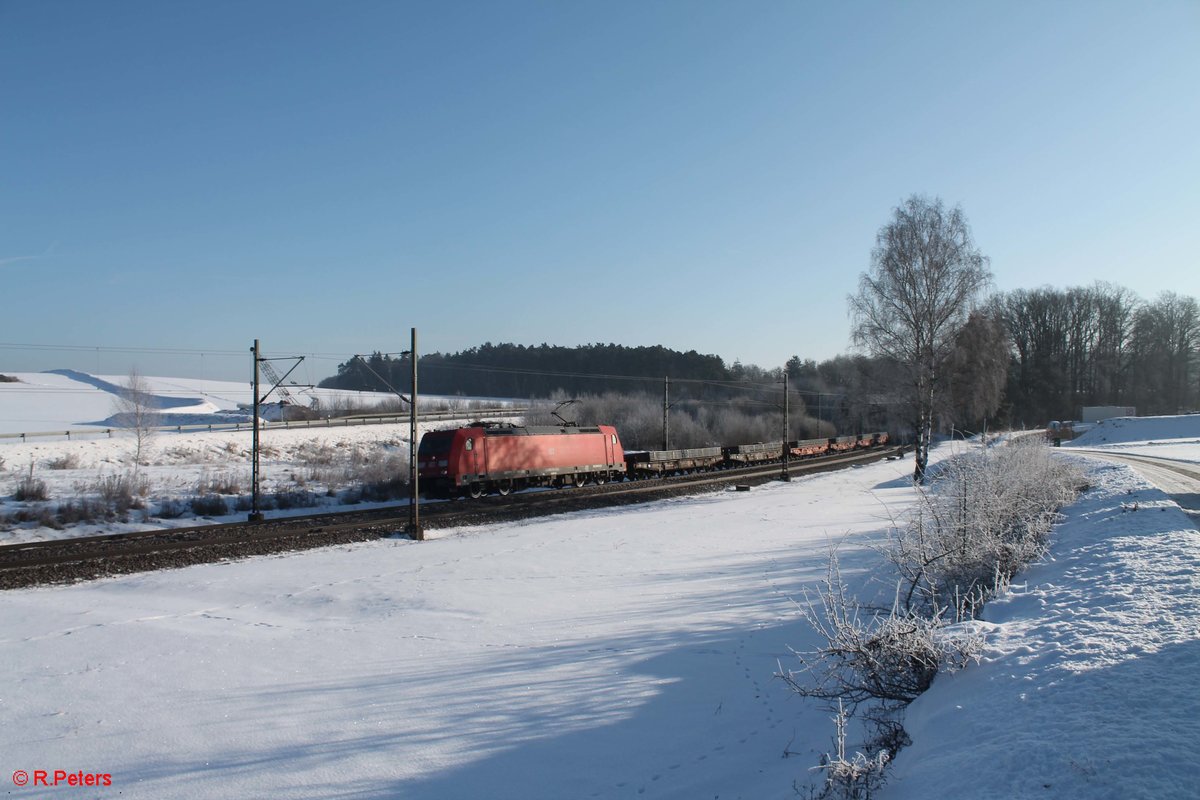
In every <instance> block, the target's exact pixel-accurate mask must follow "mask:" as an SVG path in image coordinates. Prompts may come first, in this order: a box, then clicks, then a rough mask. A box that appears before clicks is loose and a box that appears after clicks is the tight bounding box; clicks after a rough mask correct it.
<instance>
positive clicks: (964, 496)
mask: <svg viewBox="0 0 1200 800" xmlns="http://www.w3.org/2000/svg"><path fill="white" fill-rule="evenodd" d="M1084 486H1085V480H1084V477H1083V473H1082V472H1081V471H1080V470H1078V469H1077V468H1075V467H1074V466H1073V465H1071V464H1069V463H1067V462H1066V461H1065V460H1063V459H1059V458H1056V457H1055V456H1054V455H1053V453H1052V452H1051V451H1050V449H1049V448H1048V447H1047V446H1046V445H1045V444H1044V443H1043V442H1042V441H1041V440H1040V439H1038V438H1036V437H1026V438H1025V439H1023V440H1017V441H1015V442H1012V443H1010V444H1008V445H1007V446H1004V447H995V448H990V449H981V450H978V451H972V452H970V453H966V454H963V455H960V456H957V457H955V458H953V459H951V460H950V461H949V462H947V463H946V464H944V465H943V466H942V467H941V468H940V469H939V470H938V471H937V473H936V476H935V477H934V479H933V480H932V481H931V483H930V484H929V486H928V487H927V488H919V489H918V490H919V491H920V492H921V502H920V504H919V505H918V506H917V508H916V509H915V511H914V513H913V514H912V516H911V518H910V519H909V520H908V521H907V523H906V524H904V525H902V526H897V528H896V529H894V530H893V531H892V534H891V539H890V542H889V544H888V546H887V548H886V550H885V555H886V558H887V559H888V561H889V562H891V564H892V565H893V566H894V567H895V569H896V572H897V574H898V576H899V580H898V582H897V583H896V592H895V599H894V601H893V603H892V605H891V608H890V609H889V608H871V607H867V606H863V605H861V604H860V603H859V602H858V601H857V600H856V599H855V598H853V597H851V596H849V593H848V590H847V589H846V584H845V582H844V581H843V580H842V576H841V573H840V569H839V567H838V561H837V555H836V553H832V554H831V555H830V560H829V569H828V573H827V577H826V579H825V582H824V585H823V587H822V589H821V590H820V591H819V592H818V600H819V602H815V603H813V602H810V603H809V605H808V606H807V607H802V613H803V614H804V616H805V618H806V619H807V621H808V622H809V624H810V625H812V627H813V629H814V630H815V631H816V632H817V634H818V636H819V640H820V642H821V644H820V645H819V646H818V647H817V648H816V649H815V650H813V651H811V652H803V653H802V652H795V651H793V652H794V655H795V656H796V657H797V659H798V660H799V661H800V664H801V669H799V670H785V669H784V668H783V666H782V664H781V665H780V669H779V673H778V677H780V678H782V679H783V680H784V682H785V683H786V684H787V685H788V686H789V687H790V688H791V689H792V690H793V691H795V692H796V693H798V694H800V695H801V696H803V697H813V698H817V699H820V700H824V701H826V702H829V703H830V704H831V707H832V704H833V703H834V702H836V705H837V713H838V716H837V717H835V723H836V724H837V725H838V734H837V738H836V739H835V741H836V742H838V749H837V754H836V755H832V756H827V758H826V759H825V760H823V762H822V765H821V767H819V769H822V770H824V771H825V778H826V780H825V784H824V786H823V788H822V789H821V791H820V794H819V795H817V796H818V797H820V798H823V799H824V800H866V798H869V797H871V796H872V793H873V792H874V791H875V790H876V789H877V788H878V787H879V786H881V785H882V782H883V779H884V775H883V770H884V767H885V766H886V764H887V763H888V761H889V759H891V758H892V757H894V756H895V753H896V750H898V749H899V748H900V747H902V746H904V745H905V744H906V743H907V734H905V732H904V729H903V725H902V724H901V721H900V720H901V715H902V712H903V709H904V707H905V706H907V705H908V703H910V702H912V701H913V700H915V699H916V698H917V697H918V696H919V695H920V694H921V693H922V692H924V691H925V690H926V689H928V688H929V686H930V684H931V683H932V682H933V679H934V678H935V677H936V676H937V674H938V673H939V672H941V671H943V670H955V669H959V668H962V667H964V666H966V665H967V664H968V663H969V662H970V661H972V660H975V659H977V658H978V656H979V654H980V653H981V651H982V645H983V641H982V638H981V637H980V636H979V635H978V634H977V633H975V632H974V631H975V629H974V628H973V627H972V626H971V624H969V623H965V622H963V621H964V620H970V619H972V618H974V617H975V616H976V615H977V614H978V613H979V610H980V608H981V607H982V606H983V604H984V603H985V602H986V601H987V600H988V599H989V598H991V597H993V596H995V595H996V594H998V593H1000V592H1002V591H1004V590H1005V589H1006V588H1007V586H1008V584H1009V582H1010V581H1011V580H1012V577H1013V576H1014V575H1015V574H1016V573H1017V572H1018V571H1019V570H1021V569H1022V568H1024V567H1025V566H1026V565H1028V564H1029V563H1031V562H1032V561H1034V560H1035V559H1037V558H1039V557H1040V556H1041V555H1042V554H1043V553H1044V552H1045V550H1046V546H1047V538H1048V536H1049V533H1050V531H1051V529H1052V527H1053V525H1054V523H1055V522H1056V521H1057V520H1058V519H1059V512H1058V510H1059V509H1060V508H1061V507H1063V506H1064V505H1066V504H1067V503H1070V502H1072V501H1073V500H1074V498H1075V497H1076V495H1078V493H1079V492H1080V490H1082V489H1083V488H1084ZM957 623H962V624H957ZM846 704H848V705H849V710H848V711H847V710H846ZM860 706H863V707H864V710H862V711H860V710H859V707H860ZM854 715H858V716H860V717H861V718H862V719H863V720H864V722H865V723H866V725H867V730H868V732H869V733H868V739H869V740H868V742H867V743H866V744H865V746H864V748H863V749H864V751H865V753H858V754H857V755H856V756H855V757H853V758H847V757H846V752H845V742H844V739H845V720H846V718H847V716H854Z"/></svg>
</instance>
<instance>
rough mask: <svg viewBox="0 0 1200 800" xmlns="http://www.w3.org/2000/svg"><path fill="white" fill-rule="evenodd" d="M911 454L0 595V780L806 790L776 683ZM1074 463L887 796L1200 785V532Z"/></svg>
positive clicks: (895, 511)
mask: <svg viewBox="0 0 1200 800" xmlns="http://www.w3.org/2000/svg"><path fill="white" fill-rule="evenodd" d="M1187 424H1189V423H1187V422H1186V421H1183V422H1180V423H1179V425H1180V426H1186V425H1187ZM1179 430H1180V431H1183V433H1182V434H1181V435H1180V436H1177V437H1174V438H1180V439H1185V440H1186V439H1189V438H1194V437H1193V436H1192V434H1189V433H1186V430H1188V429H1187V428H1186V427H1181V428H1180V429H1179ZM377 431H378V429H376V432H377ZM1134 435H1139V434H1134ZM1147 438H1153V439H1155V440H1156V441H1157V440H1160V439H1167V438H1171V437H1167V436H1162V435H1160V434H1158V433H1156V434H1154V436H1153V437H1147ZM955 446H956V447H957V446H962V445H955ZM1178 447H1179V448H1180V451H1179V452H1180V453H1181V454H1183V455H1184V456H1186V457H1188V458H1189V459H1190V460H1192V461H1200V445H1197V444H1195V443H1192V444H1189V445H1179V446H1178ZM0 452H3V450H2V449H0ZM951 453H952V448H951V446H949V445H947V446H944V447H943V448H942V449H940V450H938V451H937V452H936V453H935V457H936V458H944V457H946V456H947V455H949V454H951ZM1189 454H1190V455H1189ZM1063 457H1066V458H1082V457H1084V456H1083V455H1082V453H1080V454H1078V455H1076V454H1073V453H1070V452H1069V451H1066V450H1064V451H1063ZM911 467H912V463H911V461H901V462H884V463H880V464H876V465H872V466H869V467H862V468H858V469H852V470H846V471H843V472H837V473H829V474H824V475H818V476H811V477H807V478H804V479H801V480H797V481H795V482H793V483H790V484H774V485H770V486H766V487H761V488H758V489H755V490H754V491H752V492H750V493H748V494H739V493H717V494H710V495H704V496H699V497H694V498H686V499H676V500H672V501H665V502H657V503H652V504H646V505H643V506H638V507H633V508H625V509H620V510H613V511H603V512H591V513H587V514H576V515H569V516H562V517H556V518H550V519H543V520H537V521H531V522H525V523H519V524H517V523H514V524H505V525H500V526H496V527H493V528H487V529H462V530H454V531H442V532H437V533H436V538H434V539H432V540H431V541H427V542H424V543H413V542H408V541H406V540H394V541H380V542H373V543H364V544H358V545H352V546H346V547H337V548H328V549H324V550H317V551H308V552H304V553H297V554H294V555H286V556H275V557H263V558H255V559H248V560H245V561H240V562H235V563H225V564H214V565H204V566H197V567H190V568H187V569H181V570H174V571H168V572H159V573H151V574H143V575H131V576H123V577H119V578H113V579H107V580H102V581H96V582H92V583H87V584H81V585H76V586H70V587H51V588H41V589H30V590H19V591H9V592H4V593H0V670H2V672H3V674H4V676H5V679H6V680H5V683H4V689H3V690H0V691H2V693H0V719H3V721H4V725H3V726H0V780H5V781H9V780H10V779H9V776H11V775H13V774H14V773H15V772H16V771H18V770H25V771H26V772H28V773H29V774H30V775H31V776H32V775H34V774H35V770H46V771H47V772H49V773H50V774H51V775H52V774H53V771H54V770H56V769H61V770H63V771H64V772H67V773H75V772H77V771H80V770H82V771H83V772H85V773H100V774H108V775H110V777H111V782H112V786H111V787H100V788H91V789H68V788H66V787H59V788H57V789H47V788H44V787H42V788H35V787H26V788H19V787H17V786H16V785H15V784H13V783H12V782H11V781H10V783H9V785H7V786H6V787H5V789H6V790H8V791H10V792H11V794H10V795H9V796H12V797H28V798H35V797H36V798H44V797H46V796H58V795H59V794H60V793H61V795H62V796H70V797H105V798H110V797H122V798H156V799H157V798H229V797H315V798H420V799H421V800H424V799H426V798H428V799H429V800H433V799H434V798H437V800H443V799H444V798H459V797H463V798H476V797H481V798H483V797H485V798H535V799H536V798H546V800H557V799H558V798H592V797H595V798H625V797H628V798H639V797H658V798H681V799H682V798H688V799H689V800H690V799H691V798H710V797H714V798H738V797H741V798H756V799H761V798H781V799H782V798H790V797H794V796H795V795H794V793H793V789H792V784H793V781H799V783H800V784H801V785H804V784H806V783H807V782H808V781H809V780H810V779H811V778H813V776H814V773H811V772H810V768H811V767H812V766H813V765H815V764H816V763H817V760H818V758H819V755H820V753H822V752H825V751H827V750H828V749H829V748H830V737H831V734H832V725H831V724H830V722H829V719H828V717H829V715H828V713H827V712H826V711H825V710H823V709H821V708H820V707H818V706H817V705H816V704H815V703H810V702H807V701H802V700H800V699H799V698H797V697H795V696H792V695H790V694H788V692H787V691H786V689H785V687H784V686H783V684H782V682H780V681H778V680H775V679H773V678H772V675H773V674H774V673H775V672H776V671H777V670H778V668H779V667H778V665H779V662H780V660H782V661H783V663H784V666H785V667H786V666H790V665H792V664H790V663H789V660H788V659H789V657H790V656H789V650H788V648H789V647H793V648H796V649H801V650H803V649H807V648H809V647H811V646H813V644H814V642H813V641H812V638H811V637H812V634H811V632H810V631H809V630H808V629H807V627H806V625H805V624H804V623H803V622H802V621H801V620H800V618H799V614H798V613H797V611H796V607H795V602H796V601H801V602H802V601H803V591H804V588H805V587H810V588H811V587H813V586H814V585H815V584H816V582H817V581H818V580H819V579H820V578H821V577H823V575H824V567H825V559H826V556H827V553H828V548H829V547H830V546H831V543H835V544H836V546H837V547H838V551H839V556H840V558H841V563H842V568H843V572H844V573H845V575H846V576H847V577H848V578H850V579H851V580H852V581H853V582H855V583H856V584H858V585H860V586H864V590H865V591H871V592H874V591H876V590H877V589H866V588H865V582H866V581H867V580H868V579H871V578H872V577H874V578H884V577H885V575H884V574H883V573H881V569H882V568H881V566H880V564H879V558H878V555H877V554H876V553H875V551H873V550H872V549H871V546H872V545H873V544H877V543H879V541H880V540H881V539H882V537H883V536H884V534H885V533H886V530H887V528H888V526H889V524H890V520H891V519H892V518H893V517H897V516H899V515H901V514H903V513H904V510H905V509H906V508H907V507H908V506H909V505H910V504H911V503H912V501H913V497H914V495H913V490H912V489H911V487H910V485H909V481H908V477H909V475H910V472H911ZM1090 469H1091V470H1092V475H1093V484H1094V488H1093V489H1092V490H1091V491H1089V492H1088V493H1087V494H1086V495H1085V496H1084V498H1083V499H1082V500H1081V501H1080V502H1079V503H1078V504H1076V505H1075V506H1073V507H1072V508H1071V509H1068V512H1067V516H1068V519H1067V522H1066V523H1065V524H1063V525H1062V526H1061V527H1060V528H1059V529H1058V531H1057V533H1056V536H1055V538H1054V543H1053V546H1052V550H1051V553H1050V555H1049V556H1048V557H1047V558H1046V559H1044V561H1043V562H1042V563H1040V564H1038V565H1036V566H1035V567H1033V568H1032V569H1030V570H1029V571H1028V572H1027V573H1026V574H1025V575H1023V576H1022V577H1021V578H1019V579H1018V581H1017V583H1016V586H1015V587H1014V591H1013V593H1012V594H1011V595H1010V596H1008V597H1006V598H1004V599H1002V600H1000V601H997V602H994V603H993V604H991V605H990V606H989V607H988V608H987V609H986V612H985V615H984V619H985V623H984V626H985V628H986V629H987V631H988V644H987V651H986V654H985V658H984V660H983V662H982V663H980V664H978V665H972V666H970V667H968V668H967V669H966V670H964V671H962V672H959V673H956V674H954V675H943V676H941V677H939V678H938V680H936V681H935V682H934V685H933V688H932V689H931V690H930V691H929V692H928V693H927V694H925V695H924V696H922V697H921V698H920V699H919V700H918V701H917V702H916V703H915V704H914V705H913V707H912V708H911V710H910V713H909V717H908V721H907V726H908V728H909V731H910V733H911V734H912V736H913V740H914V743H913V745H912V746H911V747H910V748H908V749H907V750H905V751H903V752H901V754H900V756H899V758H898V760H897V762H896V764H895V771H894V774H893V778H892V780H891V782H890V784H889V785H888V786H887V787H885V789H884V793H883V797H884V798H885V799H886V798H908V797H922V798H927V797H930V796H936V797H1004V798H1024V797H1054V798H1080V800H1082V799H1083V798H1089V800H1090V798H1108V797H1111V798H1127V797H1182V796H1189V794H1190V793H1191V791H1192V789H1194V787H1195V786H1196V785H1197V779H1198V778H1200V774H1198V766H1197V765H1200V744H1198V742H1200V737H1197V735H1196V734H1197V732H1198V731H1197V719H1200V693H1198V692H1196V691H1195V689H1194V684H1193V682H1192V681H1193V675H1194V672H1195V664H1196V662H1197V656H1200V650H1198V640H1200V577H1198V576H1200V532H1197V531H1196V530H1195V528H1194V527H1193V526H1192V523H1191V522H1190V521H1189V520H1188V519H1187V517H1186V516H1185V515H1184V514H1183V513H1182V512H1181V511H1179V510H1178V508H1177V507H1176V506H1175V505H1174V504H1173V503H1171V502H1170V501H1169V500H1168V499H1167V498H1166V497H1165V496H1164V495H1163V494H1162V493H1161V492H1159V491H1157V490H1156V489H1154V488H1152V487H1150V486H1149V485H1147V484H1146V483H1145V482H1144V481H1142V480H1141V479H1140V478H1138V477H1137V476H1136V475H1134V474H1133V473H1131V472H1130V471H1128V469H1127V468H1125V467H1120V466H1113V465H1107V464H1100V463H1098V462H1092V465H1091V467H1090ZM1134 504H1136V507H1137V510H1136V511H1134V510H1132V509H1133V507H1134ZM873 585H874V586H877V584H873ZM785 755H786V756H787V757H785Z"/></svg>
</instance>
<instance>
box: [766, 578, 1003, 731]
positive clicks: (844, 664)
mask: <svg viewBox="0 0 1200 800" xmlns="http://www.w3.org/2000/svg"><path fill="white" fill-rule="evenodd" d="M818 599H819V603H820V608H819V609H816V610H814V609H812V605H813V604H810V606H809V607H808V608H803V607H802V613H803V615H804V617H805V619H806V620H807V621H808V623H809V624H810V625H812V627H813V629H814V630H816V632H817V633H818V634H819V638H820V640H821V641H822V642H823V644H822V645H821V646H820V647H818V648H817V649H816V650H815V651H813V652H808V653H802V652H797V651H793V654H794V655H795V656H796V658H797V659H798V660H799V661H800V664H801V669H799V670H784V669H783V667H782V665H780V671H779V673H778V675H779V677H781V678H782V679H783V681H784V682H785V683H786V684H787V685H788V686H789V687H790V688H791V689H792V690H793V691H795V692H796V693H797V694H799V695H801V696H803V697H815V698H818V699H821V700H827V701H834V700H836V701H837V702H838V704H839V705H840V704H841V703H843V702H846V703H849V704H850V708H851V712H853V711H854V710H855V709H856V708H857V707H858V705H859V704H861V703H865V702H870V701H877V702H879V703H882V704H883V706H884V707H886V708H887V709H889V710H890V709H892V708H895V707H897V706H903V705H907V704H908V703H910V702H912V701H913V700H915V699H916V698H917V697H918V696H919V695H920V694H921V693H922V692H924V691H925V690H926V689H928V688H929V685H930V683H932V682H933V679H934V677H935V676H936V675H937V673H938V672H939V671H941V670H943V669H950V670H954V669H958V668H960V667H962V666H965V665H966V664H967V663H968V662H969V661H970V660H971V659H973V658H975V657H976V656H977V654H978V652H979V650H980V645H981V642H980V641H979V640H978V639H977V638H976V637H973V636H971V635H969V634H966V633H965V632H962V631H960V630H957V629H956V630H954V631H953V632H951V631H948V630H947V628H946V625H945V624H944V621H943V619H942V616H941V614H933V615H928V616H927V615H923V614H921V613H919V612H918V610H917V609H911V608H910V609H905V608H903V607H902V606H901V604H900V603H896V604H894V605H893V606H892V608H891V610H890V611H888V612H882V611H872V610H869V609H867V608H864V607H863V606H861V605H859V603H858V602H857V601H856V600H855V599H854V598H852V597H850V596H849V595H848V593H847V590H846V584H845V582H844V581H843V580H842V577H841V572H840V569H839V567H838V561H837V555H836V554H831V555H830V561H829V571H828V574H827V576H826V578H825V581H824V587H823V588H822V590H821V591H820V592H819V593H818Z"/></svg>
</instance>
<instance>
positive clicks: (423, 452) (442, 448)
mask: <svg viewBox="0 0 1200 800" xmlns="http://www.w3.org/2000/svg"><path fill="white" fill-rule="evenodd" d="M452 441H454V431H434V432H432V433H427V434H425V435H424V436H422V437H421V445H420V446H419V447H418V448H417V455H419V456H433V457H436V456H444V455H446V454H448V453H449V452H450V443H451V442H452Z"/></svg>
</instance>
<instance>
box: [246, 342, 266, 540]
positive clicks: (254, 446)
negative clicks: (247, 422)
mask: <svg viewBox="0 0 1200 800" xmlns="http://www.w3.org/2000/svg"><path fill="white" fill-rule="evenodd" d="M250 352H251V353H253V354H254V409H253V413H254V435H253V437H252V438H251V443H250V452H251V454H252V455H251V458H250V487H251V488H250V518H249V519H250V522H259V521H260V520H262V518H263V515H262V512H261V511H259V509H258V402H259V392H258V361H259V359H258V339H255V340H254V347H252V348H250Z"/></svg>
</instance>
